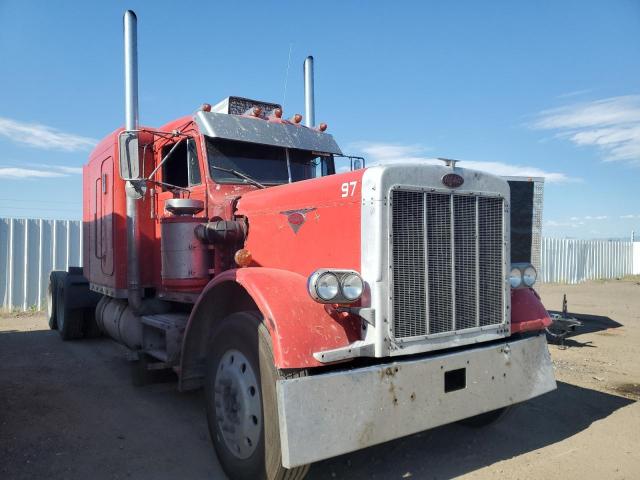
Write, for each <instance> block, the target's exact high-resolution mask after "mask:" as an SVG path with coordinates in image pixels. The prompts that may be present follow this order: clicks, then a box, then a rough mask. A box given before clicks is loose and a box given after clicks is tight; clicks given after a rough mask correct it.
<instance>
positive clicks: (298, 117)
mask: <svg viewBox="0 0 640 480" xmlns="http://www.w3.org/2000/svg"><path fill="white" fill-rule="evenodd" d="M291 121H292V122H293V123H300V122H301V121H302V115H300V114H299V113H296V114H295V115H294V116H293V117H291Z"/></svg>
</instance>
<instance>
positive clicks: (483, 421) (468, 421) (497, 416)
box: [458, 407, 513, 428]
mask: <svg viewBox="0 0 640 480" xmlns="http://www.w3.org/2000/svg"><path fill="white" fill-rule="evenodd" d="M512 410H513V407H503V408H498V409H497V410H492V411H490V412H486V413H481V414H480V415H476V416H475V417H469V418H465V419H464V420H460V421H459V422H458V423H459V424H461V425H464V426H465V427H471V428H483V427H487V426H489V425H491V424H493V423H497V422H499V421H500V420H504V418H505V417H506V416H508V414H509V413H510V412H511V411H512Z"/></svg>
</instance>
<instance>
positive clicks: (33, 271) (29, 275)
mask: <svg viewBox="0 0 640 480" xmlns="http://www.w3.org/2000/svg"><path fill="white" fill-rule="evenodd" d="M81 232H82V228H81V223H80V222H79V221H72V220H43V219H28V220H27V219H17V218H0V272H2V273H0V299H2V309H4V310H28V309H30V308H37V309H38V310H40V309H43V308H46V294H47V285H48V282H49V272H50V271H51V270H66V269H67V268H68V267H70V266H71V267H73V266H80V265H82V254H81V252H82V234H81Z"/></svg>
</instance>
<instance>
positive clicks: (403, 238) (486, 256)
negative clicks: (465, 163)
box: [391, 189, 504, 338]
mask: <svg viewBox="0 0 640 480" xmlns="http://www.w3.org/2000/svg"><path fill="white" fill-rule="evenodd" d="M391 198H392V210H391V223H392V225H391V228H392V248H391V255H392V265H393V272H392V276H393V292H392V308H393V323H392V325H393V335H394V337H395V338H410V337H418V336H426V335H433V334H445V333H455V332H458V331H461V330H467V329H471V328H477V327H481V326H488V325H498V324H501V323H502V322H503V316H504V310H503V302H504V299H503V296H504V295H503V278H502V277H503V255H504V245H503V231H504V225H503V216H504V211H503V210H504V204H503V199H502V198H499V197H488V196H472V195H456V194H450V193H435V192H420V191H412V190H402V189H395V190H393V191H392V194H391Z"/></svg>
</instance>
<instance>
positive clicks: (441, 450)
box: [309, 382, 634, 480]
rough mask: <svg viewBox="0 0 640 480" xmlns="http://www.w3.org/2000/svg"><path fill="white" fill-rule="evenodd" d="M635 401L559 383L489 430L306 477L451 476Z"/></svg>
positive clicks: (401, 447) (411, 445)
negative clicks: (556, 387) (554, 389)
mask: <svg viewBox="0 0 640 480" xmlns="http://www.w3.org/2000/svg"><path fill="white" fill-rule="evenodd" d="M633 402H634V401H633V400H629V399H627V398H624V397H619V396H616V395H610V394H607V393H602V392H598V391H595V390H590V389H588V388H581V387H577V386H574V385H570V384H568V383H562V382H558V389H557V390H556V391H554V392H551V393H548V394H546V395H543V396H542V397H539V398H537V399H534V400H531V401H529V402H527V403H525V404H522V405H520V406H518V407H516V408H515V409H514V410H513V412H512V413H511V414H510V415H507V417H506V418H505V419H504V420H503V421H501V422H499V423H497V424H495V425H493V426H489V427H485V428H483V429H470V428H467V427H464V426H461V425H458V424H453V425H447V426H444V427H440V428H436V429H433V430H430V431H427V432H423V433H419V434H416V435H413V436H411V437H407V438H403V439H400V440H395V441H392V442H388V443H385V444H382V445H377V446H375V447H371V448H369V449H366V450H361V451H358V452H354V453H352V454H348V455H343V456H341V457H337V458H334V459H331V460H326V461H324V462H320V463H318V464H316V465H314V466H313V467H312V468H311V474H310V475H309V478H310V479H315V480H317V479H325V478H349V479H368V478H402V476H403V475H405V474H407V473H409V474H411V478H419V479H423V478H425V479H426V478H428V479H446V478H453V477H457V476H459V475H463V474H465V473H469V472H473V471H474V470H477V469H479V468H482V467H485V466H488V465H491V464H493V463H496V462H499V461H501V460H506V459H508V458H511V457H513V456H517V455H520V454H523V453H527V452H531V451H533V450H537V449H539V448H542V447H544V446H547V445H550V444H553V443H556V442H559V441H562V440H564V439H565V438H568V437H571V436H573V435H575V434H577V433H579V432H581V431H582V430H584V429H586V428H587V427H589V425H591V423H593V422H595V421H597V420H600V419H602V418H605V417H607V416H609V415H611V414H612V413H613V412H615V411H616V410H618V409H619V408H622V407H624V406H626V405H629V404H631V403H633Z"/></svg>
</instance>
